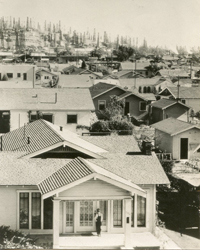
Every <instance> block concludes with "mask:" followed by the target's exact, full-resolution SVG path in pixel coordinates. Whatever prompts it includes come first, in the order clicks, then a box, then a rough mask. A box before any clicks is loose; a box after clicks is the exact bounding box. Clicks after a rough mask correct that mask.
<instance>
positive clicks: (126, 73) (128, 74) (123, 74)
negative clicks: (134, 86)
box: [103, 70, 144, 79]
mask: <svg viewBox="0 0 200 250" xmlns="http://www.w3.org/2000/svg"><path fill="white" fill-rule="evenodd" d="M127 78H128V79H129V78H144V76H143V75H142V74H140V73H135V71H133V70H121V71H117V72H113V73H112V74H111V75H107V76H105V77H104V78H103V79H127Z"/></svg>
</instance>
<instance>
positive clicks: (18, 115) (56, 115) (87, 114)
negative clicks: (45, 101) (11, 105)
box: [10, 110, 91, 132]
mask: <svg viewBox="0 0 200 250" xmlns="http://www.w3.org/2000/svg"><path fill="white" fill-rule="evenodd" d="M27 112H28V111H13V110H11V115H10V126H11V129H10V130H11V131H12V130H14V129H17V128H19V127H22V126H23V125H24V124H27V123H28V122H29V120H28V113H27ZM42 112H43V114H45V113H46V114H53V123H54V124H56V125H59V126H62V127H64V128H67V129H69V130H71V131H73V132H76V126H77V125H78V124H79V125H85V126H90V118H91V111H73V112H72V111H71V112H69V111H63V112H62V111H53V112H51V111H45V110H44V111H42ZM32 113H34V111H33V112H32ZM68 114H74V115H76V114H77V124H67V115H68Z"/></svg>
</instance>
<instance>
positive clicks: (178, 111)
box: [164, 104, 188, 118]
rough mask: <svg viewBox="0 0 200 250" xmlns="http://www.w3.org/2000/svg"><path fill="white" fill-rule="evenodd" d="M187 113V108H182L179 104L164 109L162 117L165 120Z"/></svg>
mask: <svg viewBox="0 0 200 250" xmlns="http://www.w3.org/2000/svg"><path fill="white" fill-rule="evenodd" d="M187 111H188V108H186V107H183V106H182V105H180V104H175V105H173V106H171V107H169V108H167V109H165V110H164V115H165V118H168V117H173V118H178V117H179V116H181V115H183V114H185V113H187Z"/></svg>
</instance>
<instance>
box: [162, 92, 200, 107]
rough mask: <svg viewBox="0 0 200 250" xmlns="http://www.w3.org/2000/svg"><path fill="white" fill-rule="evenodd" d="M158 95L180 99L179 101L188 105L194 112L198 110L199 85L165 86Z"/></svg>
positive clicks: (199, 100) (199, 99)
mask: <svg viewBox="0 0 200 250" xmlns="http://www.w3.org/2000/svg"><path fill="white" fill-rule="evenodd" d="M159 96H161V98H162V97H164V98H171V99H177V98H178V99H180V101H181V102H182V103H184V104H186V105H188V106H190V107H191V108H192V109H193V110H194V111H195V112H197V111H199V109H200V108H199V103H200V87H191V88H189V87H179V88H178V87H166V88H164V89H163V90H162V91H161V92H160V93H159Z"/></svg>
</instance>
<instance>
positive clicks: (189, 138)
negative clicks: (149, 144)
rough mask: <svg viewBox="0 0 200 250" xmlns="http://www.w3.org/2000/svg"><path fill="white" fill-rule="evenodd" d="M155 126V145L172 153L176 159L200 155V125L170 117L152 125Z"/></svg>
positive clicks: (186, 158)
mask: <svg viewBox="0 0 200 250" xmlns="http://www.w3.org/2000/svg"><path fill="white" fill-rule="evenodd" d="M151 126H152V127H153V128H155V146H157V147H159V148H160V149H161V150H163V151H164V152H167V153H171V154H172V158H173V159H174V160H184V161H186V160H188V159H190V158H192V157H193V156H194V155H196V156H197V155H198V157H199V156H200V153H199V152H200V127H199V126H197V125H194V124H191V123H187V122H184V121H180V120H178V119H175V118H172V117H170V118H168V119H165V120H163V121H160V122H157V123H154V124H152V125H151Z"/></svg>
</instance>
